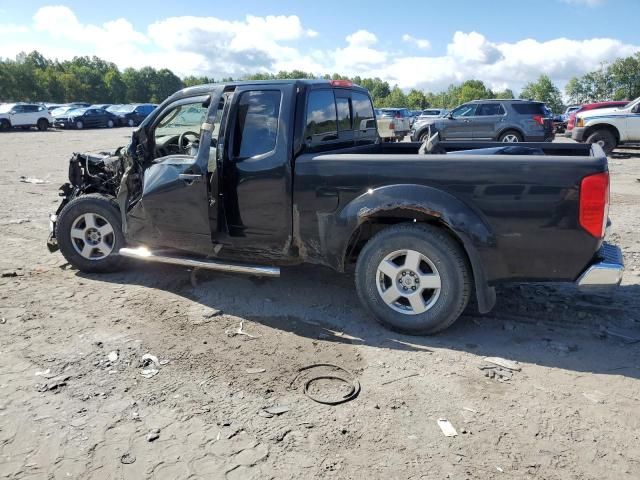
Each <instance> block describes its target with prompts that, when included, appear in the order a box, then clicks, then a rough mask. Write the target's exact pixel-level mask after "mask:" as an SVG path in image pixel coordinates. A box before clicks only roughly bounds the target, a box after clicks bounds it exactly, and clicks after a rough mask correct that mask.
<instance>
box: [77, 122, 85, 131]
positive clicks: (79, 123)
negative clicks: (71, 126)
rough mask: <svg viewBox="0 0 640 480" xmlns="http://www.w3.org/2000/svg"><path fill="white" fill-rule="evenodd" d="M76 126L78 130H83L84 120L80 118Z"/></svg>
mask: <svg viewBox="0 0 640 480" xmlns="http://www.w3.org/2000/svg"><path fill="white" fill-rule="evenodd" d="M76 128H77V129H78V130H82V129H83V128H84V123H82V120H78V121H77V122H76Z"/></svg>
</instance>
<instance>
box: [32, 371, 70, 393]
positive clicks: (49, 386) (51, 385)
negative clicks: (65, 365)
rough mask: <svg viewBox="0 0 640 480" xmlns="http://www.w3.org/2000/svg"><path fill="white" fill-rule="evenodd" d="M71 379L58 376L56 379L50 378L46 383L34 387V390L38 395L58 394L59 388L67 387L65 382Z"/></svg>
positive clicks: (67, 376) (68, 376)
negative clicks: (46, 393) (53, 392)
mask: <svg viewBox="0 0 640 480" xmlns="http://www.w3.org/2000/svg"><path fill="white" fill-rule="evenodd" d="M70 378H71V376H70V375H58V376H57V377H53V378H50V379H49V380H47V382H46V383H41V384H38V385H36V390H37V391H38V392H40V393H43V392H47V391H49V392H52V391H55V392H58V391H59V390H60V388H61V387H64V386H66V385H67V381H68V380H69V379H70Z"/></svg>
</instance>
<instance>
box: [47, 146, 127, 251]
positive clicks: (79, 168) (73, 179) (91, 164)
mask: <svg viewBox="0 0 640 480" xmlns="http://www.w3.org/2000/svg"><path fill="white" fill-rule="evenodd" d="M125 155H126V150H125V149H124V148H119V149H118V150H116V151H115V152H113V153H109V152H101V153H74V154H73V155H72V157H71V159H70V160H69V182H67V183H65V184H63V185H61V186H60V192H59V193H58V195H60V197H62V201H61V202H60V205H59V206H58V209H57V210H56V213H55V214H53V215H50V217H49V222H50V223H49V229H50V233H49V239H48V240H47V248H48V249H49V251H51V252H55V251H56V250H58V242H57V240H56V238H55V235H56V228H55V227H56V221H57V218H58V215H60V212H61V211H62V209H63V208H64V207H65V206H66V205H67V204H68V203H69V202H70V201H72V200H73V199H74V198H76V197H79V196H80V195H86V194H90V193H101V194H103V195H109V196H112V197H116V196H117V194H118V189H119V188H120V181H121V179H122V175H123V173H124V168H125V158H124V157H125Z"/></svg>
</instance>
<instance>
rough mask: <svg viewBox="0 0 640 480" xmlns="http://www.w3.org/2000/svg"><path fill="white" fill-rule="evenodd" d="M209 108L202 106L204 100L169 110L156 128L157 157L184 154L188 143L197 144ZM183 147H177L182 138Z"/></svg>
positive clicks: (154, 136)
mask: <svg viewBox="0 0 640 480" xmlns="http://www.w3.org/2000/svg"><path fill="white" fill-rule="evenodd" d="M207 110H208V108H207V107H203V106H202V100H200V101H198V102H195V103H185V104H182V105H177V106H174V107H173V108H171V109H169V110H168V111H167V112H166V113H164V115H163V116H162V119H161V120H160V121H159V122H158V124H157V125H156V126H155V129H154V131H153V138H154V142H155V146H156V155H155V156H156V157H158V156H159V157H162V156H165V155H168V154H169V153H172V152H177V153H183V149H184V147H185V143H187V141H190V142H192V143H193V142H197V141H198V140H199V138H200V128H201V126H202V122H204V119H205V117H206V115H207ZM181 135H182V136H183V142H184V143H183V145H177V143H178V141H179V138H180V136H181Z"/></svg>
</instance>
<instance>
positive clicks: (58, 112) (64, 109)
mask: <svg viewBox="0 0 640 480" xmlns="http://www.w3.org/2000/svg"><path fill="white" fill-rule="evenodd" d="M69 110H73V107H58V108H54V109H53V110H51V115H53V116H54V117H55V116H56V115H62V114H63V113H67V112H68V111H69Z"/></svg>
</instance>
